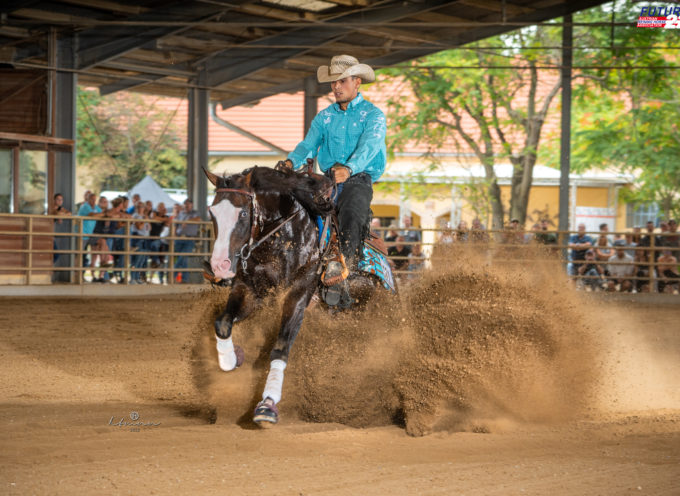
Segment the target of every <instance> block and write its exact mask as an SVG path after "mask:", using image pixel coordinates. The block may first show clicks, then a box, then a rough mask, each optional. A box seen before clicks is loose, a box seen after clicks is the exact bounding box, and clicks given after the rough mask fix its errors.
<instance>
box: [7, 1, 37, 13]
mask: <svg viewBox="0 0 680 496" xmlns="http://www.w3.org/2000/svg"><path fill="white" fill-rule="evenodd" d="M39 1H40V0H3V2H2V3H1V4H0V13H2V14H10V13H12V12H14V11H15V10H19V9H25V8H26V7H30V6H31V5H35V4H36V3H38V2H39Z"/></svg>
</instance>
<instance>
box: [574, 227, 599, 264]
mask: <svg viewBox="0 0 680 496" xmlns="http://www.w3.org/2000/svg"><path fill="white" fill-rule="evenodd" d="M593 243H594V241H593V238H591V237H590V236H588V235H587V234H586V225H585V224H579V225H578V234H572V235H571V236H570V237H569V248H570V249H571V275H576V274H577V273H578V270H579V267H580V266H581V265H583V263H584V261H585V259H586V252H587V251H588V250H589V249H591V248H592V247H593Z"/></svg>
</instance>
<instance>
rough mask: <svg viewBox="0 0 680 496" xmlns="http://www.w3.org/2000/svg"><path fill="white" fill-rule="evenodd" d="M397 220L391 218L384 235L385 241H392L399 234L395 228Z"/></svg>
mask: <svg viewBox="0 0 680 496" xmlns="http://www.w3.org/2000/svg"><path fill="white" fill-rule="evenodd" d="M397 227H398V226H397V221H395V220H393V221H392V222H390V225H389V227H388V231H387V236H386V237H385V242H386V243H394V242H395V241H396V240H397V237H398V236H399V231H398V230H397Z"/></svg>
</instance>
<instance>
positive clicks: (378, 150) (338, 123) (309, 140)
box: [288, 93, 387, 182]
mask: <svg viewBox="0 0 680 496" xmlns="http://www.w3.org/2000/svg"><path fill="white" fill-rule="evenodd" d="M386 131H387V126H386V125H385V114H383V113H382V111H381V110H380V109H379V108H378V107H376V106H375V105H373V104H372V103H371V102H368V101H366V100H364V97H363V96H361V93H359V94H358V95H357V96H356V98H354V100H352V101H351V102H349V104H348V105H347V110H344V111H343V110H341V109H340V106H339V105H338V104H337V103H334V104H333V105H331V106H330V107H328V108H327V109H325V110H322V111H321V112H319V113H318V114H317V116H316V117H314V120H313V121H312V126H311V127H310V128H309V132H308V133H307V136H305V139H304V140H303V141H302V142H301V143H300V144H299V145H298V146H296V147H295V150H293V151H292V152H291V153H290V154H289V155H288V159H290V161H291V162H293V167H294V168H296V169H298V168H300V167H302V166H303V165H305V163H306V160H307V159H308V158H315V157H317V154H318V161H319V167H320V168H321V170H322V171H324V172H325V171H327V170H328V169H330V168H331V167H333V165H334V164H336V163H340V164H342V165H344V166H346V167H349V168H350V169H351V171H352V174H353V175H354V174H359V173H360V172H366V173H368V174H369V175H370V176H371V178H372V179H373V182H375V181H377V180H378V179H379V178H380V176H382V173H383V172H385V163H386V160H387V159H386V157H387V152H386V149H385V133H386Z"/></svg>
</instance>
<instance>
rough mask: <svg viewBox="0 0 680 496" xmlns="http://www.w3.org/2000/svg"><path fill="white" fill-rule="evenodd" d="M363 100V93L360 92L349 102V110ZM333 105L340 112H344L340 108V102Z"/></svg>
mask: <svg viewBox="0 0 680 496" xmlns="http://www.w3.org/2000/svg"><path fill="white" fill-rule="evenodd" d="M363 101H364V97H363V96H362V95H361V93H358V94H357V96H355V97H354V99H353V100H352V101H351V102H349V103H348V104H347V110H349V109H351V108H354V107H356V106H357V105H359V104H360V103H361V102H363ZM333 107H334V108H335V110H337V111H338V112H342V109H341V108H340V104H338V103H334V104H333Z"/></svg>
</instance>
